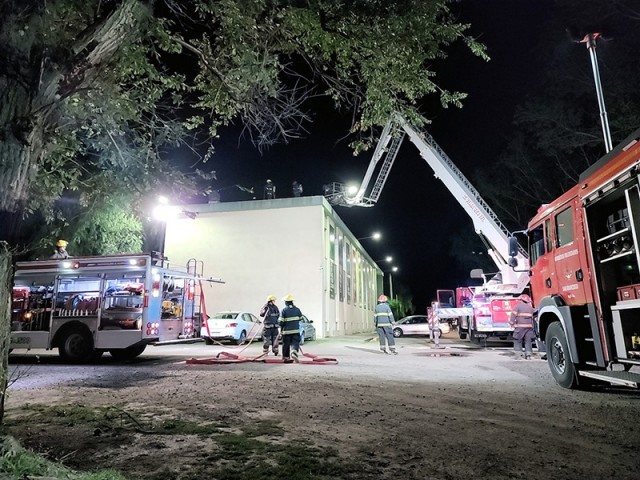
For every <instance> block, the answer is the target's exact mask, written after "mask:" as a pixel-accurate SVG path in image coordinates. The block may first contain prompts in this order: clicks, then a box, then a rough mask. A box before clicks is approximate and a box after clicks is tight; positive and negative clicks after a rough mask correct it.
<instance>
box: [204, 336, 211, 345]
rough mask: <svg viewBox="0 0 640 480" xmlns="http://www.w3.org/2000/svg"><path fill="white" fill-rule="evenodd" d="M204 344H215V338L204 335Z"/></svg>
mask: <svg viewBox="0 0 640 480" xmlns="http://www.w3.org/2000/svg"><path fill="white" fill-rule="evenodd" d="M204 344H205V345H213V340H212V339H210V338H209V337H204Z"/></svg>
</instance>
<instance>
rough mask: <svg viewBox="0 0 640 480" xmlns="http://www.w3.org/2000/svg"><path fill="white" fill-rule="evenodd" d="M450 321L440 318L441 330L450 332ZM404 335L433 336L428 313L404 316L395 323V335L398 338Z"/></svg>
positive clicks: (445, 332) (444, 332)
mask: <svg viewBox="0 0 640 480" xmlns="http://www.w3.org/2000/svg"><path fill="white" fill-rule="evenodd" d="M449 330H450V328H449V323H448V322H447V320H446V319H442V320H440V331H441V332H442V333H443V334H447V333H449ZM403 335H427V336H431V330H430V329H429V317H427V316H426V315H411V316H409V317H404V318H402V319H400V320H398V321H397V322H395V323H394V324H393V336H394V337H396V338H398V337H402V336H403Z"/></svg>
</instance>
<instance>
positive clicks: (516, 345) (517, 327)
mask: <svg viewBox="0 0 640 480" xmlns="http://www.w3.org/2000/svg"><path fill="white" fill-rule="evenodd" d="M534 312H535V309H534V308H533V306H532V305H531V297H530V296H529V295H527V294H526V293H524V294H522V295H520V302H518V304H517V305H516V306H515V307H514V309H513V311H512V312H511V317H510V318H509V324H510V325H511V326H512V327H513V328H514V330H513V351H514V354H515V355H516V358H520V357H521V356H522V342H523V341H524V358H525V359H527V360H530V359H531V353H532V349H531V342H532V341H533V339H534V337H535V334H534V332H533V314H534Z"/></svg>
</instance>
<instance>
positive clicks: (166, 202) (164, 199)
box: [158, 195, 169, 205]
mask: <svg viewBox="0 0 640 480" xmlns="http://www.w3.org/2000/svg"><path fill="white" fill-rule="evenodd" d="M158 203H160V204H161V205H169V199H168V198H167V197H165V196H164V195H160V196H159V197H158Z"/></svg>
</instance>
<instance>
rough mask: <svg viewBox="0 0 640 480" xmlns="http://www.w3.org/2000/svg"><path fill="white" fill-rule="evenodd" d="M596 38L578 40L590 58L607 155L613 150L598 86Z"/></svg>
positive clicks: (600, 88) (602, 97)
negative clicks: (587, 51) (585, 48)
mask: <svg viewBox="0 0 640 480" xmlns="http://www.w3.org/2000/svg"><path fill="white" fill-rule="evenodd" d="M598 37H600V34H599V33H588V34H587V35H585V36H584V38H583V39H582V40H580V43H585V44H586V45H587V50H589V55H590V56H591V68H592V69H593V79H594V81H595V83H596V95H597V96H598V108H599V109H600V120H601V122H602V135H603V136H604V146H605V149H606V151H607V153H609V152H610V151H611V150H612V149H613V144H612V143H611V132H610V131H609V120H608V118H607V110H606V108H605V106H604V94H603V93H602V85H601V84H600V70H599V69H598V56H597V55H596V40H597V39H598Z"/></svg>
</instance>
